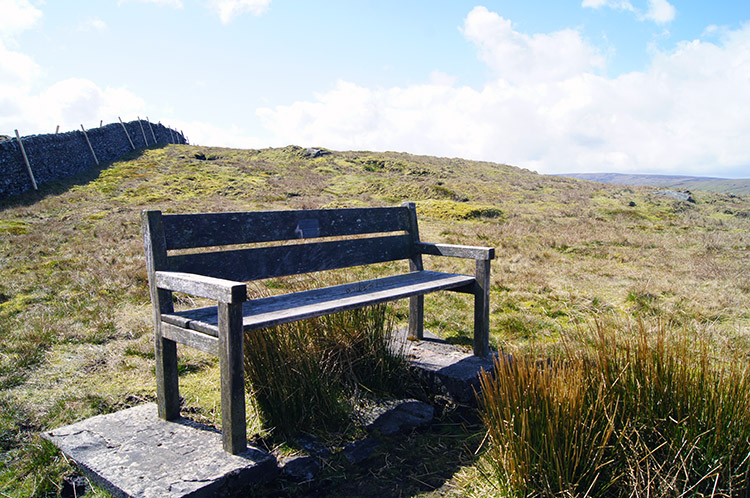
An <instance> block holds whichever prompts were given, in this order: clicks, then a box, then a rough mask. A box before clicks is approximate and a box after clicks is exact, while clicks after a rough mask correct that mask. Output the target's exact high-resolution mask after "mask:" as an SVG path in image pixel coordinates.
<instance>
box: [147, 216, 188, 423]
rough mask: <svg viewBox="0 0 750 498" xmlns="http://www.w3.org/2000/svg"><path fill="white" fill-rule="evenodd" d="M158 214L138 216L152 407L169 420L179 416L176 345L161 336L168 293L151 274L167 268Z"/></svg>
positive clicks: (169, 308)
mask: <svg viewBox="0 0 750 498" xmlns="http://www.w3.org/2000/svg"><path fill="white" fill-rule="evenodd" d="M162 220H163V219H162V215H161V212H160V211H144V212H143V213H141V226H142V229H143V245H144V248H145V251H146V269H147V271H148V282H149V291H150V293H151V303H152V319H153V324H154V358H155V371H156V404H157V407H158V412H159V417H161V418H163V419H165V420H173V419H175V418H178V417H179V416H180V388H179V383H178V379H177V377H178V372H177V344H176V343H175V342H174V341H172V340H170V339H168V338H166V337H164V336H163V335H162V329H161V315H162V314H163V313H171V312H172V310H173V307H172V293H171V292H169V291H166V290H162V289H159V288H158V287H157V285H156V280H155V276H154V275H155V273H156V271H158V270H166V269H167V249H166V241H165V236H164V225H163V223H162Z"/></svg>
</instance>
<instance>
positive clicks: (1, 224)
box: [0, 220, 31, 235]
mask: <svg viewBox="0 0 750 498" xmlns="http://www.w3.org/2000/svg"><path fill="white" fill-rule="evenodd" d="M30 228H31V224H30V223H29V222H28V221H23V220H0V233H7V234H10V235H23V234H25V233H28V232H29V229H30Z"/></svg>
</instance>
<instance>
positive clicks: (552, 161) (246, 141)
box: [0, 0, 750, 178]
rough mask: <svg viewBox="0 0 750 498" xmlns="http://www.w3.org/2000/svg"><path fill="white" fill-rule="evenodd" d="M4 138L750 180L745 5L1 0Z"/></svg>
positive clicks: (622, 0)
mask: <svg viewBox="0 0 750 498" xmlns="http://www.w3.org/2000/svg"><path fill="white" fill-rule="evenodd" d="M0 12H2V17H3V20H2V22H0V134H7V135H13V130H14V129H19V132H20V133H21V134H22V135H28V134H35V133H47V132H53V131H54V130H55V128H56V126H58V125H59V126H60V127H61V130H72V129H78V128H79V127H80V125H81V124H83V125H84V126H86V127H87V128H90V127H93V126H97V125H98V124H99V122H100V120H103V121H104V122H105V123H109V122H116V121H117V118H118V116H121V117H122V119H123V120H132V119H135V118H136V116H140V117H145V116H148V117H149V118H150V119H151V120H153V121H161V122H163V123H165V124H168V125H171V126H174V127H176V128H178V129H181V130H183V132H184V133H185V134H186V135H187V136H188V138H189V139H190V141H191V142H192V143H197V144H202V145H216V146H232V147H247V148H260V147H270V146H283V145H288V144H297V145H301V146H322V147H328V148H331V149H336V150H375V151H385V150H395V151H404V152H410V153H415V154H429V155H437V156H450V157H463V158H468V159H480V160H487V161H493V162H499V163H507V164H513V165H515V166H520V167H524V168H528V169H532V170H535V171H538V172H540V173H562V172H604V171H609V172H621V173H654V174H690V175H703V176H724V177H734V178H750V111H749V110H750V2H748V1H747V0H743V1H721V0H718V1H714V2H705V1H689V2H677V0H671V1H670V0H573V1H568V0H557V1H535V0H526V1H523V2H518V1H516V2H511V1H489V0H487V1H484V2H480V1H472V2H468V1H463V0H453V1H448V0H432V1H425V0H412V1H409V0H401V1H390V0H378V1H365V0H348V1H344V0H335V1H334V0H320V1H310V0H303V1H300V0H119V1H117V0H113V1H103V0H88V1H85V0H81V1H73V0H71V1H65V2H62V1H60V0H46V1H42V0H0Z"/></svg>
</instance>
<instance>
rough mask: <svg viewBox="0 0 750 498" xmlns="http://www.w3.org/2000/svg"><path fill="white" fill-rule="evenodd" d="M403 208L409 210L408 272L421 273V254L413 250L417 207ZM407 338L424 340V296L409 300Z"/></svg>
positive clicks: (411, 203) (416, 240) (417, 241)
mask: <svg viewBox="0 0 750 498" xmlns="http://www.w3.org/2000/svg"><path fill="white" fill-rule="evenodd" d="M402 206H403V207H405V208H406V209H408V210H409V230H408V234H409V236H410V237H411V246H412V254H411V256H410V257H409V271H412V272H415V271H422V270H424V264H423V262H422V254H420V253H419V251H417V250H416V249H415V248H416V247H417V244H419V224H418V223H417V205H416V204H415V203H413V202H404V203H403V204H402ZM409 337H413V338H415V339H420V340H421V339H424V295H423V294H418V295H416V296H411V297H410V298H409Z"/></svg>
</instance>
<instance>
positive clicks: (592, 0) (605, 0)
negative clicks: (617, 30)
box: [581, 0, 636, 12]
mask: <svg viewBox="0 0 750 498" xmlns="http://www.w3.org/2000/svg"><path fill="white" fill-rule="evenodd" d="M581 7H590V8H592V9H600V8H602V7H609V8H610V9H615V10H625V11H628V12H635V11H636V8H635V7H633V4H632V3H630V2H628V1H627V0H621V1H618V0H583V3H581Z"/></svg>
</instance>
